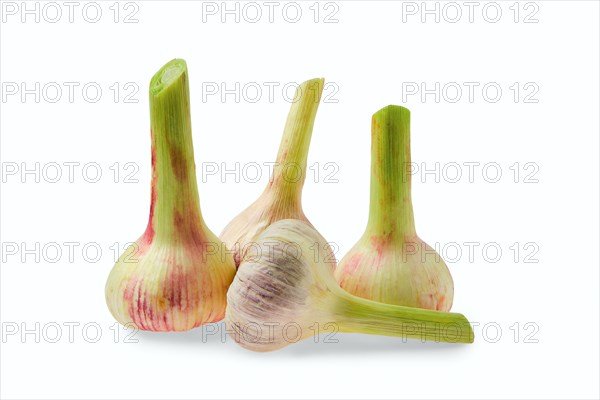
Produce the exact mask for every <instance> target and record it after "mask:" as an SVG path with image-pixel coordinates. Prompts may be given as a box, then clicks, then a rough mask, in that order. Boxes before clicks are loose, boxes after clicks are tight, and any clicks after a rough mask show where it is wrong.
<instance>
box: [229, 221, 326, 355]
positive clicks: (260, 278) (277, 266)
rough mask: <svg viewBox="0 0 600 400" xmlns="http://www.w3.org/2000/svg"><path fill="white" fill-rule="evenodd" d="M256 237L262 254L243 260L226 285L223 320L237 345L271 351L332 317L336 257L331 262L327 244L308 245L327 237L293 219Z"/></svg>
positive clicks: (323, 241) (322, 242)
mask: <svg viewBox="0 0 600 400" xmlns="http://www.w3.org/2000/svg"><path fill="white" fill-rule="evenodd" d="M258 242H259V243H260V244H261V246H260V254H254V255H253V257H252V258H254V259H251V258H250V257H247V260H245V261H243V262H242V264H241V265H240V268H239V269H238V272H237V274H236V277H235V279H234V281H233V283H232V284H231V286H230V287H229V291H228V292H227V311H226V317H225V321H226V323H227V328H228V332H230V333H231V332H234V331H235V332H237V333H236V334H233V335H232V336H233V338H234V339H235V341H236V342H237V343H239V344H240V345H241V346H243V347H245V348H247V349H250V350H254V351H272V350H277V349H279V348H282V347H284V346H286V345H288V344H290V343H291V342H293V341H299V340H302V339H305V338H307V337H311V336H313V335H314V333H315V331H314V330H311V329H310V327H311V326H314V325H315V323H317V324H320V325H321V326H323V325H324V324H327V323H329V322H330V321H332V313H331V311H330V308H331V293H329V290H328V286H332V287H338V285H337V283H336V282H335V279H334V278H333V271H334V269H335V261H329V260H333V256H332V252H331V249H329V250H326V251H324V252H323V253H322V254H319V253H315V250H312V249H311V248H310V247H311V246H315V248H316V247H317V246H319V247H318V248H321V249H323V248H324V246H327V245H326V243H327V242H326V240H325V239H324V238H323V237H322V236H321V235H320V234H319V233H318V232H317V231H316V230H315V229H314V228H312V227H311V226H310V225H308V224H306V223H304V222H300V221H297V220H281V221H278V222H276V223H275V224H273V225H271V226H270V227H269V228H268V229H267V230H265V231H264V233H263V234H262V235H261V236H260V238H259V240H258ZM299 255H300V256H299ZM284 328H285V330H286V331H285V332H284ZM298 329H299V332H298Z"/></svg>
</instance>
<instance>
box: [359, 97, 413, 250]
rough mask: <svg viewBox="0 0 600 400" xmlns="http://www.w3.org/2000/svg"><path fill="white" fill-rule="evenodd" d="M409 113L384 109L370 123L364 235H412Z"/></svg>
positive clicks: (393, 107)
mask: <svg viewBox="0 0 600 400" xmlns="http://www.w3.org/2000/svg"><path fill="white" fill-rule="evenodd" d="M409 171H410V111H409V110H408V109H406V108H404V107H400V106H387V107H385V108H382V109H381V110H379V111H377V112H376V113H375V114H373V118H372V121H371V199H370V208H369V223H368V226H367V232H368V234H370V235H378V236H384V237H390V238H398V239H399V240H403V238H404V237H405V236H408V237H410V236H413V235H415V220H414V215H413V207H412V199H411V182H410V181H411V179H410V173H409Z"/></svg>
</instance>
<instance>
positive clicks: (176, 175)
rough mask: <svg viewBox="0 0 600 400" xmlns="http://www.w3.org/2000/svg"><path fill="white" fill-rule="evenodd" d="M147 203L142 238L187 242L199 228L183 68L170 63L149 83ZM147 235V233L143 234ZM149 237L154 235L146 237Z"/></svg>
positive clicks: (176, 61) (180, 62) (181, 62)
mask: <svg viewBox="0 0 600 400" xmlns="http://www.w3.org/2000/svg"><path fill="white" fill-rule="evenodd" d="M150 124H151V134H152V199H151V206H150V221H149V223H148V228H147V230H146V234H145V235H146V236H151V237H150V241H151V239H152V237H153V236H154V235H155V237H156V240H159V241H169V242H173V241H181V240H182V239H186V238H191V237H193V235H194V233H195V232H197V231H198V230H199V229H198V227H199V226H200V225H199V224H204V221H203V220H202V216H201V213H200V200H199V196H198V186H197V183H196V167H195V163H194V150H193V143H192V124H191V116H190V90H189V84H188V72H187V65H186V62H185V61H184V60H180V59H174V60H172V61H170V62H169V63H167V64H166V65H165V66H163V67H162V68H161V69H160V71H158V72H157V73H156V74H155V75H154V76H153V77H152V80H151V81H150ZM149 231H151V232H149ZM152 233H154V235H151V234H152Z"/></svg>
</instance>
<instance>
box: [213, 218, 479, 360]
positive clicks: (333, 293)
mask: <svg viewBox="0 0 600 400" xmlns="http://www.w3.org/2000/svg"><path fill="white" fill-rule="evenodd" d="M258 243H259V245H260V252H259V253H258V254H255V255H254V256H253V257H252V259H251V260H250V259H248V260H244V261H242V264H241V265H240V268H239V269H238V272H237V274H236V276H235V279H234V280H233V283H232V284H231V286H230V287H229V291H228V292H227V313H226V317H225V321H226V324H227V332H229V334H230V335H231V336H232V337H233V338H234V340H235V341H236V342H237V343H239V344H240V345H241V346H243V347H245V348H247V349H250V350H255V351H271V350H277V349H279V348H282V347H284V346H286V345H288V344H290V343H295V342H297V341H299V340H302V339H306V338H308V337H311V336H313V335H314V334H315V333H316V332H318V331H319V330H321V331H322V330H326V329H332V328H333V327H337V328H338V329H339V331H340V332H359V333H368V334H376V335H387V336H399V337H411V338H418V339H422V340H435V341H442V342H459V343H472V342H473V330H472V328H471V325H470V324H469V322H468V321H467V319H466V318H465V317H464V316H463V315H461V314H456V313H446V312H440V311H432V310H424V309H420V308H411V307H402V306H395V305H390V304H383V303H377V302H374V301H371V300H366V299H363V298H360V297H356V296H353V295H351V294H349V293H348V292H346V291H344V290H342V289H341V288H340V287H339V285H338V284H337V282H336V280H335V278H334V276H333V271H334V269H335V263H334V262H328V261H326V260H328V259H330V257H329V256H330V255H329V254H318V253H315V251H314V249H315V248H316V249H322V248H325V247H326V246H327V244H326V242H325V239H323V237H322V236H321V235H320V234H319V232H317V231H316V230H315V229H314V228H313V227H312V226H311V225H309V224H307V223H306V222H304V221H299V220H281V221H278V222H275V223H274V224H272V225H271V226H269V227H268V228H267V229H266V230H265V231H264V232H263V233H262V234H261V235H260V236H259V238H258Z"/></svg>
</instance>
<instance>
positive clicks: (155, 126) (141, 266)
mask: <svg viewBox="0 0 600 400" xmlns="http://www.w3.org/2000/svg"><path fill="white" fill-rule="evenodd" d="M150 118H151V133H152V195H151V205H150V218H149V221H148V226H147V228H146V232H145V233H144V234H143V235H142V237H140V238H139V239H138V240H137V241H136V242H135V243H134V244H133V245H132V246H130V247H129V248H128V249H127V250H125V252H124V253H123V254H122V255H121V257H120V258H119V260H118V261H117V263H116V264H115V266H114V267H113V269H112V271H111V272H110V275H109V276H108V281H107V282H106V302H107V304H108V308H109V309H110V312H111V313H112V315H113V316H114V317H115V319H116V320H117V321H119V322H120V323H121V324H124V325H125V324H130V323H133V324H135V326H136V327H137V328H138V329H144V330H150V331H184V330H188V329H192V328H194V327H197V326H199V325H202V324H205V323H208V322H214V321H219V320H221V319H223V317H224V315H225V306H226V293H227V288H228V287H229V284H230V283H231V281H232V280H233V277H234V275H235V264H234V262H233V258H232V257H231V255H230V254H229V253H228V252H227V251H226V250H225V249H224V248H223V243H221V242H220V241H219V239H218V238H217V237H216V236H215V235H214V234H213V233H212V232H211V231H210V230H209V229H208V227H207V226H206V224H205V223H204V219H203V218H202V214H201V213H200V200H199V197H198V187H197V183H196V167H195V164H194V150H193V145H192V129H191V118H190V100H189V86H188V74H187V65H186V63H185V61H183V60H177V59H176V60H173V61H171V62H169V63H167V64H166V65H165V66H164V67H163V68H161V69H160V71H158V73H156V75H154V77H153V78H152V80H151V81H150Z"/></svg>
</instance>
